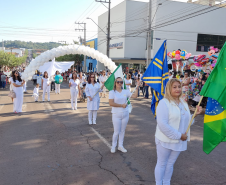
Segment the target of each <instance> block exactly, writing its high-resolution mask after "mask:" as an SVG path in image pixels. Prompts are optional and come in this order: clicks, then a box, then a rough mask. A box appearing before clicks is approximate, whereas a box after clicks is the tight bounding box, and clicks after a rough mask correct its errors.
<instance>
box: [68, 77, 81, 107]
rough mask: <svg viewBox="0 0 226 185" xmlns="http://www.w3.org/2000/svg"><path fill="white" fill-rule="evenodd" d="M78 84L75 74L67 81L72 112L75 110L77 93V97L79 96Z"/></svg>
mask: <svg viewBox="0 0 226 185" xmlns="http://www.w3.org/2000/svg"><path fill="white" fill-rule="evenodd" d="M79 84H80V81H79V79H78V77H77V74H76V73H72V78H71V79H70V80H69V87H70V92H71V108H72V110H77V95H78V93H79V97H80V96H81V94H80V87H79ZM74 102H75V103H74Z"/></svg>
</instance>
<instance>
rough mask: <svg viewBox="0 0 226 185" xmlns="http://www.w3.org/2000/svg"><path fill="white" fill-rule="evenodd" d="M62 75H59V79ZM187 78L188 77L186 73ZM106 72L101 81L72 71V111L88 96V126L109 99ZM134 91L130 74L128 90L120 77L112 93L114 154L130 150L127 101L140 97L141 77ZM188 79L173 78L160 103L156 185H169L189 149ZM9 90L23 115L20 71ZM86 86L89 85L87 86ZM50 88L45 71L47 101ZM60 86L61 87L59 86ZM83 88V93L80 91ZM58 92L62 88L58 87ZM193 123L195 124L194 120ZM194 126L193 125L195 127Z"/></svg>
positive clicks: (37, 92) (36, 88)
mask: <svg viewBox="0 0 226 185" xmlns="http://www.w3.org/2000/svg"><path fill="white" fill-rule="evenodd" d="M57 75H59V73H58V72H57V73H56V76H57ZM185 75H187V74H185ZM105 76H106V75H105V72H104V71H103V76H102V77H101V78H99V82H100V83H99V82H97V80H96V79H97V77H96V75H95V73H91V74H89V76H88V80H87V82H86V78H85V77H84V76H83V75H82V73H80V74H79V75H77V73H75V72H73V73H72V74H71V76H70V80H69V87H70V94H71V108H72V110H77V98H78V97H80V96H81V93H83V92H84V93H85V94H86V97H87V110H88V125H96V124H97V112H98V110H99V107H100V97H102V94H103V95H104V97H106V92H104V88H105V86H104V83H105V81H106V80H107V78H106V77H105ZM135 78H137V83H136V87H135V91H134V93H133V94H132V93H131V85H132V81H131V75H130V74H127V77H126V80H125V84H126V86H127V89H123V87H122V86H123V84H124V81H123V79H122V78H121V77H118V78H116V79H115V81H114V89H113V90H111V91H110V92H109V105H110V106H111V107H112V108H111V113H112V124H113V129H114V132H113V135H112V146H111V150H110V152H111V153H115V152H116V148H117V150H119V151H121V152H123V153H126V152H127V150H126V149H125V147H124V138H125V131H126V127H127V124H128V122H129V107H128V104H127V101H128V99H129V98H137V97H138V96H139V89H140V84H141V81H140V78H141V76H140V74H138V75H137V76H136V77H135ZM187 81H189V79H188V77H185V79H184V80H183V81H182V82H181V81H180V80H178V79H177V78H171V79H170V80H169V82H168V83H167V85H166V89H165V96H164V98H163V99H162V100H160V102H159V105H158V107H157V110H156V115H157V116H156V121H157V126H156V132H155V144H156V152H157V163H156V167H155V170H154V174H155V181H156V185H162V184H164V185H170V181H171V177H172V174H173V169H174V164H175V162H176V161H177V159H178V157H179V155H180V153H181V152H182V151H186V150H187V141H190V131H189V132H188V133H186V129H187V127H188V125H189V122H190V120H191V118H192V115H191V113H190V110H189V106H188V104H187V101H186V98H185V99H184V94H185V93H184V86H187V84H188V83H187ZM9 83H10V89H11V90H12V92H13V93H14V95H13V94H12V97H11V98H12V100H13V111H14V112H15V113H19V112H22V105H23V92H24V84H25V82H24V81H23V80H22V79H21V77H20V74H19V72H18V71H14V72H12V77H11V78H10V79H9ZM84 84H86V85H85V86H84ZM50 85H51V80H50V78H49V77H48V73H47V72H44V75H43V78H42V89H43V95H42V100H43V101H44V100H45V94H46V93H47V99H48V101H50ZM59 87H60V86H59ZM81 87H82V88H83V90H81V89H80V88H81ZM56 89H58V90H57V93H58V92H59V93H60V91H59V88H58V87H57V88H56ZM33 96H34V100H35V102H37V101H38V97H39V84H38V83H37V84H36V86H35V88H34V91H33ZM197 108H198V111H197V112H196V115H195V116H197V115H199V114H201V112H202V107H197ZM193 123H194V121H193ZM193 123H192V124H193Z"/></svg>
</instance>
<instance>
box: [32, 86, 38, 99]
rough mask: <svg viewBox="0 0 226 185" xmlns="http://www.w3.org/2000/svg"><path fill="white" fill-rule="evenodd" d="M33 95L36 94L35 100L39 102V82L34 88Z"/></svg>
mask: <svg viewBox="0 0 226 185" xmlns="http://www.w3.org/2000/svg"><path fill="white" fill-rule="evenodd" d="M33 96H34V99H35V102H37V101H38V97H39V84H36V86H35V88H34V90H33Z"/></svg>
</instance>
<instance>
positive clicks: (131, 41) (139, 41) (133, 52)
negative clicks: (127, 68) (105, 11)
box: [124, 1, 148, 58]
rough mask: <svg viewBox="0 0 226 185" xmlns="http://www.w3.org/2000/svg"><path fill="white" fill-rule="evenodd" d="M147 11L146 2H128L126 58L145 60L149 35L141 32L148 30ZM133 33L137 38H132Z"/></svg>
mask: <svg viewBox="0 0 226 185" xmlns="http://www.w3.org/2000/svg"><path fill="white" fill-rule="evenodd" d="M147 11H148V6H147V3H145V2H137V1H126V20H127V22H126V23H125V34H126V37H125V45H124V46H125V55H124V56H125V58H145V50H146V42H147V41H146V38H147V33H146V32H143V33H142V32H139V30H143V29H146V28H147ZM130 20H131V21H130ZM136 32H138V33H136ZM131 33H136V34H135V36H136V35H137V36H136V37H130V34H131ZM132 36H134V34H133V35H132Z"/></svg>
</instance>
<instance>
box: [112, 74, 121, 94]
mask: <svg viewBox="0 0 226 185" xmlns="http://www.w3.org/2000/svg"><path fill="white" fill-rule="evenodd" d="M119 78H121V77H117V78H116V79H115V82H114V88H113V90H114V91H115V90H116V82H117V80H118V79H119ZM121 79H122V78H121Z"/></svg>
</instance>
